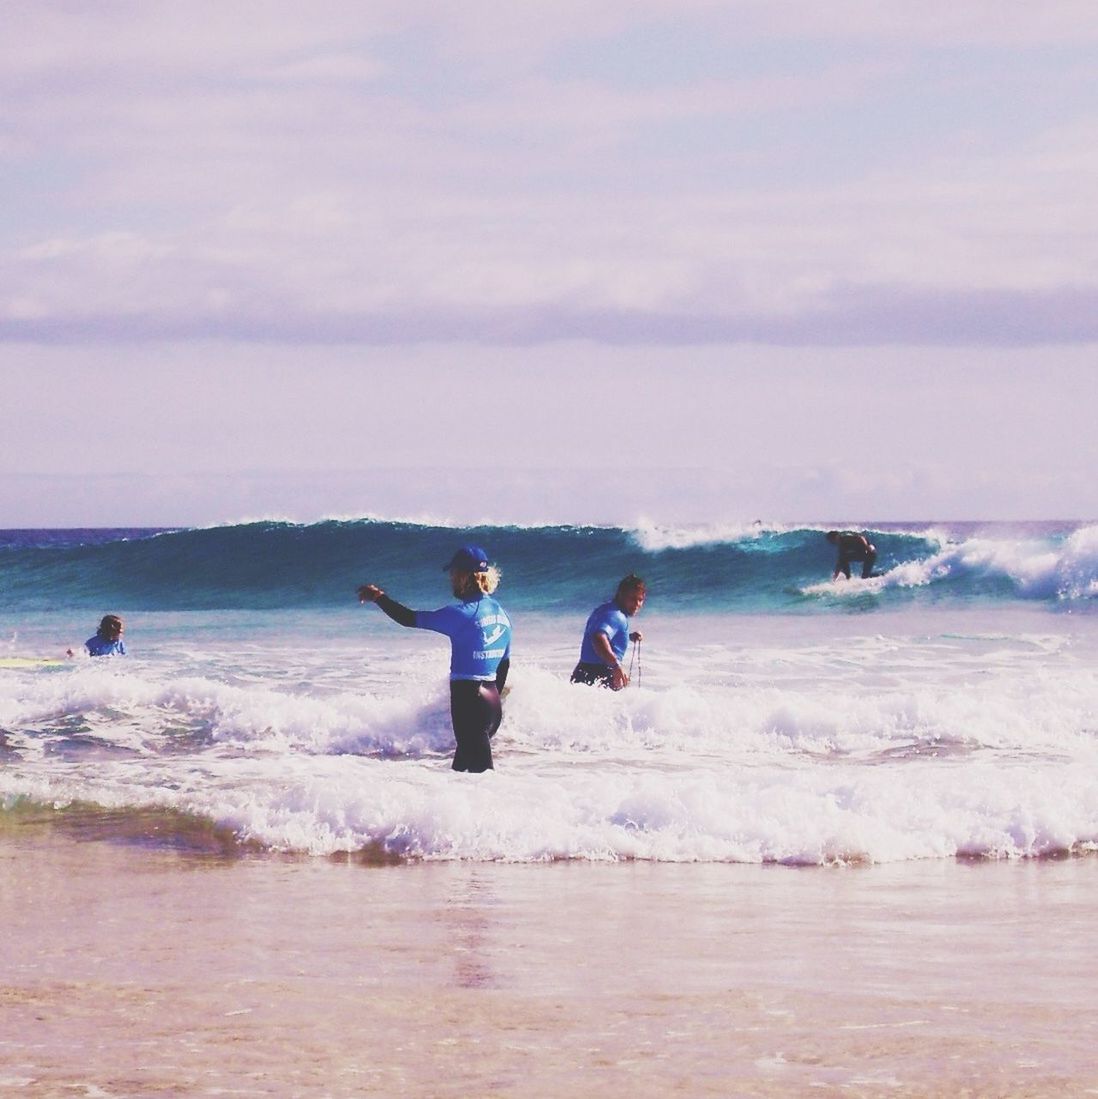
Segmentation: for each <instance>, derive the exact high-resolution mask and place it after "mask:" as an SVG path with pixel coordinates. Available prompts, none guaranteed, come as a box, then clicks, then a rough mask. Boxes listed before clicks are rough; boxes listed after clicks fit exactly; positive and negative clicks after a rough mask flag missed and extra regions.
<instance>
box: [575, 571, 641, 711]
mask: <svg viewBox="0 0 1098 1099" xmlns="http://www.w3.org/2000/svg"><path fill="white" fill-rule="evenodd" d="M647 594H648V592H647V589H646V588H645V586H644V581H643V580H642V579H641V578H640V577H639V576H634V575H633V574H632V573H630V574H629V575H628V576H627V577H625V579H624V580H622V582H621V583H620V584H618V590H617V593H616V594H615V595H614V598H613V599H611V600H610V602H609V603H603V604H601V605H600V606H598V607H596V608H595V609H594V610H593V611H592V612H591V614H590V616H589V617H588V619H587V625H586V626H585V627H584V629H583V644H582V645H581V646H580V658H579V663H578V664H577V665H576V667H575V669H574V670H573V672H572V682H573V683H585V684H587V685H588V686H593V685H595V684H598V685H599V686H600V687H609V688H610V689H611V690H614V691H620V690H621V689H622V687H627V686H628V685H629V676H628V675H627V674H626V672H625V669H624V668H623V667H622V666H621V662H622V661H623V660H624V659H625V652H626V650H627V649H628V648H629V642H630V641H642V640H643V638H644V635H643V634H641V633H640V632H639V631H638V632H633V633H630V632H629V619H630V618H631V617H632V616H633V615H635V614H637V613H638V612H639V611H640V609H641V607H643V606H644V600H645V596H646V595H647Z"/></svg>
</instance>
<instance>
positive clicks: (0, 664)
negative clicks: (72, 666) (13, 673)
mask: <svg viewBox="0 0 1098 1099" xmlns="http://www.w3.org/2000/svg"><path fill="white" fill-rule="evenodd" d="M67 663H68V661H67V660H55V659H53V657H49V656H0V668H60V667H63V666H64V665H65V664H67Z"/></svg>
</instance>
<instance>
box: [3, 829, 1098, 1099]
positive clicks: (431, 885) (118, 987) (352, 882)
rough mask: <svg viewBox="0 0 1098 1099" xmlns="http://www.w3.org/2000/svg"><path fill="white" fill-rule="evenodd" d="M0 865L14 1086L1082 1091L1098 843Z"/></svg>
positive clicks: (50, 859) (141, 858) (198, 1091)
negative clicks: (595, 858) (816, 864)
mask: <svg viewBox="0 0 1098 1099" xmlns="http://www.w3.org/2000/svg"><path fill="white" fill-rule="evenodd" d="M0 875H2V877H0V881H2V882H3V889H2V890H0V914H2V918H3V923H4V928H5V934H4V936H3V938H2V945H0V1095H3V1096H20V1097H21V1096H27V1097H31V1096H33V1097H41V1096H73V1095H79V1096H98V1097H103V1096H107V1097H116V1096H127V1097H128V1096H143V1097H144V1096H176V1095H179V1096H184V1095H186V1096H189V1095H195V1096H228V1095H232V1096H268V1095H269V1096H280V1097H284V1096H302V1097H314V1096H316V1097H320V1096H333V1097H342V1096H362V1095H381V1096H483V1095H498V1096H516V1097H517V1096H523V1097H526V1096H531V1097H533V1096H538V1097H541V1096H544V1097H546V1099H549V1097H553V1099H558V1097H560V1096H588V1095H590V1096H622V1097H625V1096H630V1097H637V1096H642V1097H645V1096H653V1097H654V1096H676V1095H680V1096H704V1095H713V1096H795V1095H796V1096H799V1095H805V1094H812V1095H821V1096H826V1095H829V1094H835V1095H843V1096H876V1095H882V1096H884V1095H887V1096H912V1095H917V1096H951V1097H953V1096H964V1095H970V1096H1042V1097H1044V1096H1080V1095H1085V1094H1094V1095H1098V1015H1096V1013H1095V1010H1094V1007H1093V1003H1094V1000H1095V997H1096V995H1098V991H1096V990H1098V951H1096V950H1095V949H1094V945H1093V937H1094V924H1095V913H1096V912H1098V859H1096V858H1079V859H1071V860H1064V861H1048V862H1041V863H1035V862H1031V863H1025V864H1019V863H1009V864H1007V863H1001V864H997V863H975V864H965V863H957V862H952V861H941V862H928V863H904V864H899V865H889V866H863V867H848V868H823V869H817V868H811V869H791V868H786V867H757V866H723V865H667V864H659V865H651V864H617V865H589V864H581V865H571V864H556V865H538V866H529V865H518V866H512V865H485V864H475V865H468V864H428V865H411V866H365V865H362V864H360V863H355V862H350V861H342V862H340V861H332V860H317V859H304V858H294V859H285V858H279V857H276V856H260V857H243V858H241V857H217V856H210V855H201V854H194V853H176V852H172V851H165V850H150V849H147V848H144V847H142V846H141V845H139V844H133V843H120V842H110V841H102V840H99V841H94V842H86V841H79V840H74V839H72V838H71V837H68V836H65V835H62V834H60V833H58V832H57V831H56V830H51V829H48V828H41V827H34V828H30V827H28V828H23V829H18V828H15V829H8V830H5V832H4V833H3V834H0Z"/></svg>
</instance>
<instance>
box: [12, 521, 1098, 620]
mask: <svg viewBox="0 0 1098 1099" xmlns="http://www.w3.org/2000/svg"><path fill="white" fill-rule="evenodd" d="M1096 530H1098V528H1096V527H1095V526H1094V525H1084V526H1077V527H1075V528H1071V527H1066V528H1065V527H1062V526H1056V525H1052V524H1049V525H1047V526H1046V527H1043V528H1030V529H1028V530H1021V531H1020V530H1018V529H1017V528H1013V527H1002V528H1001V529H1000V528H996V527H995V526H994V525H990V526H989V525H985V526H984V527H983V528H982V529H979V530H976V531H975V532H972V533H965V532H964V531H959V530H958V529H957V528H956V527H954V528H952V529H951V528H949V527H941V526H932V525H928V526H924V527H921V528H920V527H919V525H917V524H912V525H908V526H906V527H905V526H900V525H897V526H894V527H890V528H888V529H883V530H869V531H868V532H867V533H868V534H869V536H870V537H871V538H872V540H873V541H874V543H875V544H876V546H877V549H878V562H877V570H878V573H879V576H878V577H877V578H875V579H871V580H869V581H865V582H861V581H860V582H857V583H855V584H852V585H848V586H843V585H841V584H838V585H835V584H829V583H828V582H827V580H826V577H827V576H828V575H829V574H830V572H831V570H832V568H833V565H834V551H833V549H832V547H831V546H829V545H828V544H827V542H826V541H825V539H824V537H823V534H824V531H823V529H822V528H820V527H816V526H788V527H784V526H780V525H778V524H769V525H767V524H763V525H758V526H757V525H756V524H755V523H751V524H747V525H744V524H738V523H718V522H714V523H713V524H710V525H707V526H703V527H673V526H662V525H659V524H657V523H642V524H640V525H638V526H636V527H634V528H631V529H623V528H617V527H599V526H584V527H581V526H544V527H528V526H490V527H472V528H470V527H462V528H454V527H450V526H430V525H419V524H411V523H399V522H394V521H391V520H385V521H381V520H372V519H361V518H356V519H352V520H328V521H325V522H322V523H314V524H308V525H297V524H292V523H284V522H273V521H263V522H258V523H252V524H247V525H242V526H217V527H207V528H202V529H188V530H175V531H161V532H146V534H145V535H143V534H142V533H141V532H136V531H127V532H124V533H123V532H119V533H118V537H116V538H113V539H112V538H110V537H107V536H105V535H104V534H103V533H102V532H100V533H99V534H98V535H97V536H96V537H94V538H93V537H90V536H89V537H83V536H82V535H81V534H80V532H74V533H73V538H72V539H71V540H70V541H68V542H66V541H65V539H64V538H62V537H60V536H59V535H58V534H57V533H56V532H55V533H54V535H53V536H51V537H50V538H49V539H46V540H43V539H41V538H37V539H36V538H35V533H36V532H7V534H8V537H7V539H6V540H5V541H4V543H3V546H2V548H0V608H2V609H6V610H11V611H16V612H21V611H25V612H33V611H36V610H42V609H46V608H52V607H56V606H67V607H74V608H88V610H89V611H93V610H94V611H98V612H99V613H102V612H103V611H104V610H106V609H110V610H113V611H116V612H122V611H133V610H196V609H247V608H252V609H276V608H285V609H290V608H308V607H338V606H344V605H346V604H347V602H348V600H349V599H350V598H351V596H352V594H353V592H354V590H355V589H356V588H357V586H358V585H359V584H361V583H363V582H366V581H373V582H378V583H381V584H382V586H385V587H387V588H389V589H391V590H392V591H393V592H394V594H396V595H397V596H398V597H401V598H402V601H405V602H408V603H409V604H412V605H420V606H423V605H437V603H438V601H439V600H440V599H445V595H446V592H445V585H444V583H443V582H442V579H441V577H440V576H439V572H440V569H441V566H442V565H443V564H444V563H445V562H446V561H447V560H448V559H449V557H450V555H451V553H452V552H453V549H454V548H455V546H456V545H457V544H461V543H463V542H470V541H471V542H477V543H480V544H483V545H485V546H486V547H487V548H488V550H489V552H490V554H491V556H492V557H493V558H494V559H495V560H496V561H497V562H498V563H499V564H500V565H501V566H502V570H503V574H504V588H503V589H502V593H503V594H504V596H505V599H506V602H507V605H508V606H509V608H514V609H515V610H518V611H528V610H543V611H549V612H554V611H560V610H567V611H579V610H581V609H583V608H584V607H585V606H586V607H587V609H590V605H593V602H595V601H598V600H599V599H602V598H607V597H608V596H609V594H610V593H611V592H612V591H613V588H614V585H615V584H616V582H617V581H618V579H620V577H622V576H624V575H626V574H627V573H629V572H636V573H639V574H641V575H643V576H644V577H645V579H646V580H647V581H648V584H649V593H650V604H651V605H652V606H655V605H658V602H659V601H660V600H667V601H669V603H673V604H674V606H675V608H676V609H678V610H687V611H715V612H721V611H747V612H752V613H766V612H768V611H780V612H803V613H813V612H815V611H818V610H821V609H823V610H826V609H827V606H828V603H829V599H827V598H825V599H822V600H821V598H820V597H821V596H823V597H832V596H834V597H837V598H840V599H848V598H849V596H850V595H853V594H855V593H857V594H859V595H861V596H873V597H875V598H877V599H884V600H898V599H899V600H902V599H907V600H910V599H912V598H916V599H917V598H921V597H922V596H920V592H923V593H927V594H928V595H929V596H930V597H931V598H933V599H949V598H952V599H961V600H967V599H985V600H996V599H998V600H1007V601H1009V600H1012V599H1025V600H1045V601H1048V602H1051V603H1062V602H1064V601H1084V600H1089V599H1092V598H1093V597H1094V595H1095V592H1096V590H1098V550H1096V548H1095V543H1096V541H1098V534H1096V533H1095V532H1096ZM39 533H40V532H39ZM862 602H865V600H864V599H863V600H862Z"/></svg>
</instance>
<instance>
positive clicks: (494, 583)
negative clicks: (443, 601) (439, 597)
mask: <svg viewBox="0 0 1098 1099" xmlns="http://www.w3.org/2000/svg"><path fill="white" fill-rule="evenodd" d="M502 575H503V574H502V573H501V572H500V571H499V569H498V567H497V566H495V565H489V566H488V567H487V568H486V569H485V570H484V571H483V572H458V573H455V574H454V581H455V585H456V587H457V589H458V590H459V591H461V592H464V593H467V594H472V591H473V589H474V588H475V589H476V590H478V591H480V593H481V594H482V595H491V594H492V592H494V591H495V590H496V588H498V587H499V582H500V578H501V576H502Z"/></svg>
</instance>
